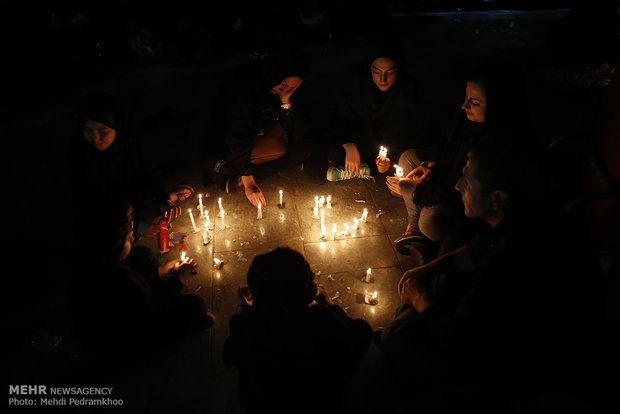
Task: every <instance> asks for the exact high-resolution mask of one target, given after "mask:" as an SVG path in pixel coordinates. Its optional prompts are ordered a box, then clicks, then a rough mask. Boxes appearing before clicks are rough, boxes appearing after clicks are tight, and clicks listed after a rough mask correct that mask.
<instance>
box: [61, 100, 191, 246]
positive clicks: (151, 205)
mask: <svg viewBox="0 0 620 414" xmlns="http://www.w3.org/2000/svg"><path fill="white" fill-rule="evenodd" d="M128 124H129V122H128V120H127V118H126V116H125V111H124V110H123V108H122V104H121V102H120V101H119V99H118V98H117V97H116V96H114V95H112V94H109V93H104V92H92V93H88V94H86V95H85V96H84V97H83V98H82V99H81V101H80V102H79V104H78V129H77V131H76V133H75V134H74V136H73V138H72V139H71V141H70V142H69V146H68V150H67V163H68V168H69V183H70V185H72V186H73V188H75V190H74V191H72V192H71V194H72V195H73V197H74V201H75V202H76V203H80V204H82V205H85V206H90V205H93V204H96V203H99V202H100V201H101V200H102V199H109V200H123V199H124V200H131V203H132V204H133V205H134V208H135V222H136V229H135V231H134V236H135V238H136V239H139V238H140V237H141V236H143V235H147V234H152V231H153V229H154V226H153V222H154V221H155V220H156V219H157V218H158V217H159V216H161V215H162V214H164V213H165V212H168V213H169V214H171V215H172V216H178V215H179V214H180V212H181V211H180V209H179V208H178V206H176V204H175V203H176V202H178V201H183V200H185V199H187V198H188V197H190V196H191V195H192V194H193V193H194V190H193V189H192V188H191V187H190V186H188V185H184V184H181V179H180V177H178V175H179V174H180V171H181V170H182V168H176V169H174V168H168V169H167V171H166V172H165V173H164V172H163V171H161V170H158V169H156V168H151V167H150V166H149V165H148V161H147V160H145V157H144V154H145V151H144V149H143V148H142V143H141V141H140V140H139V139H138V138H137V137H136V135H135V134H132V133H131V132H130V131H129V129H130V128H129V125H128ZM168 167H169V166H168ZM166 183H169V184H168V185H167V184H166ZM166 187H168V188H171V189H172V190H166ZM88 210H89V209H88V208H84V209H76V214H75V215H74V216H75V217H76V224H77V225H78V226H79V225H81V224H82V223H83V222H84V219H85V218H88V216H87V217H84V216H83V214H86V215H90V213H89V211H88ZM82 213H83V214H82Z"/></svg>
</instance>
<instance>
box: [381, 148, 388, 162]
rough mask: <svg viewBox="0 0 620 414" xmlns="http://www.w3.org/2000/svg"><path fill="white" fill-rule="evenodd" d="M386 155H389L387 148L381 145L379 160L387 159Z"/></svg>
mask: <svg viewBox="0 0 620 414" xmlns="http://www.w3.org/2000/svg"><path fill="white" fill-rule="evenodd" d="M385 157H387V148H385V147H381V148H380V149H379V161H385Z"/></svg>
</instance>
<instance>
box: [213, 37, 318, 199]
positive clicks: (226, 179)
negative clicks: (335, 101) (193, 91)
mask: <svg viewBox="0 0 620 414" xmlns="http://www.w3.org/2000/svg"><path fill="white" fill-rule="evenodd" d="M305 76H306V59H305V57H304V56H303V55H302V54H300V53H298V52H295V51H291V50H288V49H287V48H282V49H281V50H276V51H275V52H273V53H269V54H268V55H266V56H265V57H263V58H261V59H258V60H255V61H252V62H250V63H248V64H243V65H241V66H240V67H239V68H238V70H237V71H235V73H234V74H233V77H232V78H231V79H230V81H229V82H226V83H224V86H223V88H222V89H221V90H220V92H219V94H220V98H218V99H216V102H215V104H214V110H213V114H212V121H211V123H210V126H209V137H208V139H207V140H205V141H204V143H203V144H204V151H205V152H206V154H207V163H206V166H207V173H206V178H209V179H211V180H212V181H214V182H215V183H216V184H217V186H218V187H220V188H221V189H225V190H226V192H231V191H233V190H234V188H235V187H240V186H243V187H244V190H245V195H246V197H247V199H248V200H249V201H250V203H251V204H252V205H254V206H258V204H259V203H260V204H262V206H263V207H264V206H266V205H267V200H266V199H265V196H264V194H263V192H262V190H261V189H260V187H259V186H258V184H257V183H256V181H255V178H254V176H255V174H256V172H257V170H261V171H262V172H263V173H267V171H268V170H272V171H276V170H282V169H284V168H289V167H290V168H292V167H297V168H298V169H300V170H301V169H303V161H304V159H306V158H307V157H308V156H309V155H310V152H311V150H312V145H311V142H310V140H309V131H310V127H309V122H308V119H307V117H308V114H307V111H305V110H304V108H303V106H304V105H303V98H302V99H299V95H300V92H298V90H300V87H301V86H302V83H303V81H304V77H305ZM293 94H295V97H296V98H295V99H293Z"/></svg>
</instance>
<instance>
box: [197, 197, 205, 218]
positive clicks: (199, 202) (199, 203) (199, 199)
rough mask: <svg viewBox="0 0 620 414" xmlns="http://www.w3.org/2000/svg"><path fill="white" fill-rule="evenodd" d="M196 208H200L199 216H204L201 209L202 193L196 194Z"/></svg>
mask: <svg viewBox="0 0 620 414" xmlns="http://www.w3.org/2000/svg"><path fill="white" fill-rule="evenodd" d="M198 209H199V210H200V217H201V218H202V217H204V212H203V211H202V194H198Z"/></svg>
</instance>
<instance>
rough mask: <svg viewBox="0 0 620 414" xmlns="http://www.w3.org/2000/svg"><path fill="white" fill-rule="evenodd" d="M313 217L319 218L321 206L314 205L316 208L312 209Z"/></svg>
mask: <svg viewBox="0 0 620 414" xmlns="http://www.w3.org/2000/svg"><path fill="white" fill-rule="evenodd" d="M312 218H314V219H318V218H319V206H314V208H313V209H312Z"/></svg>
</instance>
